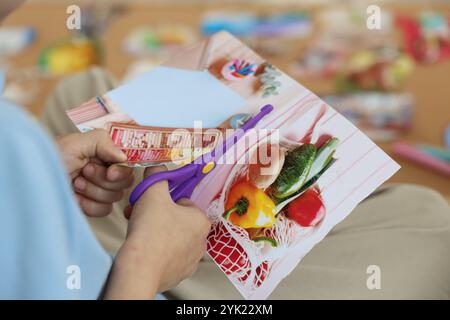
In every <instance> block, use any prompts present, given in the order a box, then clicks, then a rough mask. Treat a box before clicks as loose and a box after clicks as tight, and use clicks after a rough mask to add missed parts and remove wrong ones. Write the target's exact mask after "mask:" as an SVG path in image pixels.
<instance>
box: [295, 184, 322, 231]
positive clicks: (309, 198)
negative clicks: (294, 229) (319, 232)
mask: <svg viewBox="0 0 450 320" xmlns="http://www.w3.org/2000/svg"><path fill="white" fill-rule="evenodd" d="M325 211H326V210H325V206H324V204H323V202H322V198H321V197H320V194H319V192H318V191H317V190H316V189H314V188H312V189H308V190H306V191H305V192H304V193H303V194H302V195H301V196H299V197H298V198H297V199H295V200H294V201H292V202H291V203H289V205H288V208H287V217H288V218H289V219H291V220H293V221H295V222H296V223H298V224H299V225H300V226H302V227H313V226H315V225H317V224H318V223H319V222H321V221H322V219H323V218H324V217H325Z"/></svg>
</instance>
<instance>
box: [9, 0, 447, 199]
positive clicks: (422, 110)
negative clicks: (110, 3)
mask: <svg viewBox="0 0 450 320" xmlns="http://www.w3.org/2000/svg"><path fill="white" fill-rule="evenodd" d="M76 2H77V1H70V3H71V4H74V3H76ZM66 6H67V4H64V2H58V3H52V4H48V3H47V4H45V3H38V2H37V1H31V2H29V3H27V4H25V5H24V6H23V7H22V8H20V9H19V10H18V11H16V12H15V13H13V14H12V15H11V16H10V17H8V18H7V20H6V21H5V22H4V25H30V26H33V27H35V28H36V30H37V39H36V41H35V42H34V43H33V45H32V46H31V47H29V48H27V49H26V50H25V51H23V52H22V53H20V54H18V55H17V56H15V57H14V58H13V59H12V64H13V66H14V67H17V68H20V67H30V66H34V65H36V62H37V59H38V55H39V52H40V50H41V49H42V48H43V47H45V46H46V45H48V44H49V43H51V42H52V41H54V40H57V39H59V38H61V37H64V36H67V34H68V31H67V29H66V27H65V21H66V18H67V15H66V12H65V11H66ZM223 7H230V6H223ZM209 8H210V7H208V6H207V5H197V6H189V5H176V6H175V5H172V6H161V5H159V6H158V5H148V4H132V5H129V8H128V9H127V12H126V13H125V14H124V15H123V16H121V17H119V18H118V19H116V20H115V21H114V22H113V23H112V25H111V26H110V27H109V28H108V29H107V31H106V32H105V34H104V36H103V38H102V41H103V44H104V46H105V54H106V56H105V62H104V67H105V68H106V69H108V70H109V71H110V72H112V73H113V74H114V75H116V76H117V77H118V78H120V77H121V76H122V75H123V74H124V72H125V71H126V69H127V67H128V65H129V64H130V63H131V62H133V61H134V60H135V58H134V57H132V56H130V55H128V54H126V53H124V52H123V50H122V41H123V39H124V37H125V36H126V35H127V34H128V33H129V32H130V31H131V30H132V29H133V28H134V27H137V26H141V25H153V24H158V23H165V24H169V23H185V24H190V25H192V26H194V27H196V28H198V26H199V23H200V21H201V16H202V14H203V12H205V11H206V10H207V9H209ZM214 8H217V7H214ZM230 8H233V7H232V6H231V7H230ZM240 8H241V9H242V8H243V6H241V7H240ZM244 8H247V9H256V10H260V11H270V10H272V7H271V6H258V7H255V6H254V5H253V6H245V7H244ZM288 8H289V7H288ZM295 8H297V9H299V8H300V9H301V7H298V6H297V7H295ZM430 8H432V7H430V6H426V7H422V6H420V5H416V6H415V7H411V6H407V7H395V10H396V11H403V12H408V13H412V12H417V11H418V10H425V9H430ZM433 9H437V10H438V11H440V12H446V13H447V14H450V6H447V7H443V6H442V5H441V6H439V7H435V8H433ZM315 10H318V8H317V7H313V8H311V12H313V13H314V11H315ZM301 45H303V46H304V43H303V44H299V46H301ZM292 54H293V55H295V54H298V53H295V52H293V53H292ZM288 58H289V57H287V58H284V57H283V58H276V59H270V61H271V62H273V63H274V64H275V65H277V66H278V67H280V68H281V69H283V70H285V71H288V68H287V63H286V61H287V60H288ZM58 81H59V79H55V78H52V79H42V80H41V81H39V84H37V85H38V88H39V94H38V96H37V97H36V99H35V100H34V101H33V102H32V103H30V105H29V106H28V107H29V109H30V111H31V112H32V113H33V114H35V115H38V114H39V113H40V112H41V111H42V107H43V104H44V102H45V100H46V97H47V96H48V94H49V93H50V92H51V90H52V89H53V88H54V86H55V84H56V83H57V82H58ZM301 82H302V84H303V85H305V86H306V87H308V88H309V89H311V90H312V91H314V92H316V93H318V94H320V93H323V92H324V91H328V89H329V88H330V84H329V83H326V82H323V81H321V82H318V81H313V80H311V81H308V80H301ZM449 83H450V61H447V62H443V63H439V64H436V65H431V66H417V68H416V70H415V71H414V75H413V76H412V78H411V80H410V81H409V83H408V84H407V88H406V90H407V91H410V92H412V93H413V94H414V97H415V100H416V104H417V108H416V110H415V115H414V116H415V118H414V126H413V128H412V130H411V131H410V132H409V133H407V134H405V135H404V136H403V137H402V138H404V139H405V140H407V141H410V142H416V143H430V144H434V145H442V143H443V132H444V128H445V126H446V125H447V124H448V123H450V85H449ZM381 147H382V148H383V149H384V150H386V151H387V152H388V153H390V145H389V144H387V143H383V144H381ZM394 159H395V160H397V161H398V162H399V163H400V165H401V166H402V169H401V170H400V171H399V172H398V173H397V174H396V175H395V176H394V177H393V178H392V179H391V180H390V182H394V183H401V182H403V183H405V182H406V183H416V184H421V185H425V186H428V187H431V188H433V189H435V190H437V191H439V192H440V193H442V194H443V195H444V196H445V197H446V198H447V200H449V201H450V179H449V178H448V177H447V178H446V177H443V176H441V175H439V174H436V173H434V172H432V171H429V170H427V169H424V168H422V167H418V166H416V165H414V164H411V163H410V162H407V161H403V160H401V159H398V158H396V157H394Z"/></svg>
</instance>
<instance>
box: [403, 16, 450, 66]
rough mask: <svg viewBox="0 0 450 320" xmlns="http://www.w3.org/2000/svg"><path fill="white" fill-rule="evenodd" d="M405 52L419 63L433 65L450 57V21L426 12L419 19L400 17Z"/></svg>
mask: <svg viewBox="0 0 450 320" xmlns="http://www.w3.org/2000/svg"><path fill="white" fill-rule="evenodd" d="M396 20H397V21H396V22H397V25H398V26H399V28H400V29H401V30H402V31H403V46H404V49H405V51H406V52H407V53H408V54H409V55H410V56H411V57H413V58H414V59H415V60H416V61H418V62H424V63H433V62H438V61H441V60H443V59H447V58H449V57H450V19H449V18H446V17H445V16H443V15H441V14H438V13H433V12H424V13H422V14H420V16H419V17H418V18H412V17H408V16H398V17H397V19H396Z"/></svg>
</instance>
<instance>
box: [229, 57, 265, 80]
mask: <svg viewBox="0 0 450 320" xmlns="http://www.w3.org/2000/svg"><path fill="white" fill-rule="evenodd" d="M256 68H257V65H256V64H255V63H250V62H248V61H245V60H239V59H233V60H232V61H230V62H228V63H227V64H225V65H224V66H223V68H222V76H223V77H224V78H225V79H227V80H230V81H233V80H240V79H245V78H248V77H250V76H252V75H253V74H254V73H255V71H256Z"/></svg>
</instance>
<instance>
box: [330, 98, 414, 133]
mask: <svg viewBox="0 0 450 320" xmlns="http://www.w3.org/2000/svg"><path fill="white" fill-rule="evenodd" d="M322 99H323V100H324V101H325V102H327V103H328V104H330V105H331V106H333V108H335V109H336V110H337V111H339V112H340V113H342V115H343V116H345V117H346V118H347V119H349V120H350V121H351V122H353V123H354V124H355V125H356V126H358V127H359V128H360V129H361V130H363V131H364V132H365V133H366V134H367V135H368V136H370V137H371V138H372V139H374V140H378V141H387V140H392V139H393V138H395V137H397V136H398V134H399V133H402V132H404V131H406V130H408V129H409V128H410V127H411V126H412V116H413V110H414V100H413V97H412V95H410V94H407V93H383V92H358V93H349V94H341V95H330V96H324V97H322Z"/></svg>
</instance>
